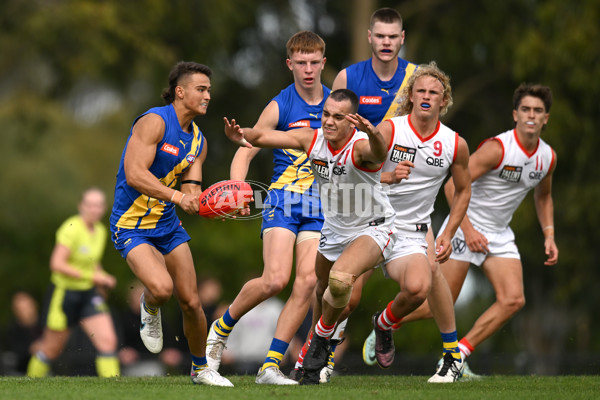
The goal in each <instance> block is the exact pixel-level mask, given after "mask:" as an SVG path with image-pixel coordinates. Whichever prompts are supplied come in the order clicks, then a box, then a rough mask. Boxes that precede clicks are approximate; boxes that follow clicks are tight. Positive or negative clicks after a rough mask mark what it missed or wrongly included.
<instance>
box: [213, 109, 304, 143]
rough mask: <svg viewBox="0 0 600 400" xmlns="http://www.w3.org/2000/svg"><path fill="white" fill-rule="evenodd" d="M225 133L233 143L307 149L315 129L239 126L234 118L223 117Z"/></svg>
mask: <svg viewBox="0 0 600 400" xmlns="http://www.w3.org/2000/svg"><path fill="white" fill-rule="evenodd" d="M223 120H224V122H225V135H226V136H227V137H228V138H229V140H231V141H232V142H234V143H238V144H241V145H243V144H244V142H249V143H248V145H250V146H252V145H256V146H259V147H269V148H275V149H298V150H304V151H308V150H309V147H310V145H311V143H312V141H313V138H314V135H315V131H314V129H311V128H300V129H293V130H291V131H288V132H283V131H276V130H270V129H262V128H243V129H242V128H241V127H240V126H239V125H238V124H237V123H236V122H235V119H232V120H231V122H230V121H229V120H228V119H227V118H226V117H225V118H223Z"/></svg>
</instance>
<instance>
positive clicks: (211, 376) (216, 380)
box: [190, 367, 233, 387]
mask: <svg viewBox="0 0 600 400" xmlns="http://www.w3.org/2000/svg"><path fill="white" fill-rule="evenodd" d="M190 378H191V379H192V382H194V383H195V384H196V385H208V386H223V387H233V383H231V382H229V379H227V378H225V377H223V376H221V375H220V374H219V373H218V372H217V371H215V370H214V369H212V368H210V367H208V368H204V369H201V370H200V371H198V372H194V369H193V368H192V372H191V373H190Z"/></svg>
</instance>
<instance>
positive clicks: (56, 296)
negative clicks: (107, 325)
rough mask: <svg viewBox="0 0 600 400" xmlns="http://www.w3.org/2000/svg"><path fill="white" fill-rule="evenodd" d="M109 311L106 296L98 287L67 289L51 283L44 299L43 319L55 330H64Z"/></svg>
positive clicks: (46, 324)
mask: <svg viewBox="0 0 600 400" xmlns="http://www.w3.org/2000/svg"><path fill="white" fill-rule="evenodd" d="M105 312H108V307H107V305H106V302H105V301H104V298H103V297H102V296H101V295H100V294H99V293H98V291H97V290H96V288H95V287H94V288H92V289H89V290H67V289H63V288H60V287H56V286H55V285H54V284H50V287H49V288H48V291H47V293H46V298H45V299H44V312H43V314H42V318H43V319H42V321H43V322H44V324H45V326H46V327H48V328H49V329H52V330H55V331H64V330H66V329H67V328H70V327H72V326H73V325H75V324H77V323H79V321H81V320H82V319H84V318H87V317H91V316H93V315H96V314H101V313H105Z"/></svg>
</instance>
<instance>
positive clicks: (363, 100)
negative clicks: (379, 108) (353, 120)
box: [360, 96, 381, 104]
mask: <svg viewBox="0 0 600 400" xmlns="http://www.w3.org/2000/svg"><path fill="white" fill-rule="evenodd" d="M360 104H381V96H360Z"/></svg>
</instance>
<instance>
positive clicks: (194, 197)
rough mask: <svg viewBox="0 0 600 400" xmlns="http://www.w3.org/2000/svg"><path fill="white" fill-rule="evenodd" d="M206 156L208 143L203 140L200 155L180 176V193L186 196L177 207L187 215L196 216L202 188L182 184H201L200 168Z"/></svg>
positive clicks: (195, 185)
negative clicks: (194, 182) (188, 181)
mask: <svg viewBox="0 0 600 400" xmlns="http://www.w3.org/2000/svg"><path fill="white" fill-rule="evenodd" d="M207 154H208V143H207V142H206V138H204V147H202V151H201V152H200V155H199V156H198V158H196V160H195V161H194V163H193V164H192V165H191V166H190V168H188V170H187V171H185V173H184V174H183V175H182V176H181V182H182V184H181V192H182V193H183V194H185V195H186V196H183V198H182V199H181V201H180V203H179V207H181V209H182V210H183V211H185V212H186V213H188V214H198V209H199V207H200V203H199V202H198V196H200V194H201V193H202V186H201V185H197V184H193V183H183V182H184V181H187V180H190V181H196V182H202V166H203V165H204V161H205V160H206V155H207Z"/></svg>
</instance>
